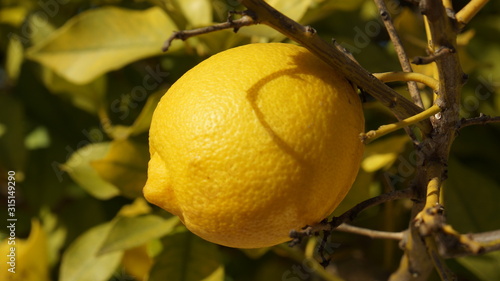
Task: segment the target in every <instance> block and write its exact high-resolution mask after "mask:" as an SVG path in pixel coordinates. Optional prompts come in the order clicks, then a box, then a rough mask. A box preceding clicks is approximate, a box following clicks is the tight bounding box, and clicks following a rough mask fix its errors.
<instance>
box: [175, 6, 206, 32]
mask: <svg viewBox="0 0 500 281" xmlns="http://www.w3.org/2000/svg"><path fill="white" fill-rule="evenodd" d="M177 4H178V5H179V7H180V9H181V10H182V13H183V14H184V16H185V17H186V19H187V20H188V22H189V24H190V28H194V27H200V26H205V25H208V24H210V23H212V7H211V5H210V1H208V0H178V1H177Z"/></svg>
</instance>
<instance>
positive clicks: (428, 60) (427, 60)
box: [412, 47, 456, 65]
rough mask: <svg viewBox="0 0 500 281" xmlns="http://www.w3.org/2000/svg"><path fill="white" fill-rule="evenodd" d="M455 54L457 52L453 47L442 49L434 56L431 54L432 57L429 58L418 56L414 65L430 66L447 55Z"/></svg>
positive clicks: (414, 60)
mask: <svg viewBox="0 0 500 281" xmlns="http://www.w3.org/2000/svg"><path fill="white" fill-rule="evenodd" d="M455 52H456V51H455V48H453V47H441V48H440V49H439V50H437V51H436V52H435V53H434V54H431V55H429V56H427V57H420V56H417V57H415V58H413V61H412V63H413V64H417V65H420V64H429V63H431V62H434V61H436V60H438V59H440V58H442V57H443V56H445V55H448V54H452V53H455Z"/></svg>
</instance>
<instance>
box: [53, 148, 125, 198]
mask: <svg viewBox="0 0 500 281" xmlns="http://www.w3.org/2000/svg"><path fill="white" fill-rule="evenodd" d="M110 147H111V143H109V142H101V143H92V144H89V145H86V146H84V147H82V148H80V149H78V150H77V151H75V152H74V153H73V154H71V156H70V158H69V159H68V161H67V162H66V163H64V164H63V165H62V167H61V168H62V170H64V171H66V172H68V174H69V175H70V176H71V178H72V179H73V180H74V181H75V182H76V183H78V184H79V185H80V186H81V187H82V188H83V189H85V190H86V191H87V192H88V193H90V194H91V195H92V196H94V197H96V198H98V199H101V200H106V199H109V198H112V197H114V196H116V195H118V194H119V193H120V191H119V190H118V188H116V187H115V186H114V185H112V184H110V183H109V182H107V181H105V180H103V179H102V178H101V177H100V176H99V174H98V173H97V172H96V171H95V170H94V169H93V168H92V166H91V165H90V163H91V162H92V161H94V160H99V159H102V157H103V155H106V153H108V151H109V150H110Z"/></svg>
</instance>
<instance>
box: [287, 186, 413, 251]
mask: <svg viewBox="0 0 500 281" xmlns="http://www.w3.org/2000/svg"><path fill="white" fill-rule="evenodd" d="M412 196H413V190H412V189H410V188H407V189H402V190H395V191H391V192H388V193H384V194H381V195H379V196H376V197H373V198H370V199H367V200H365V201H363V202H361V203H359V204H357V205H356V206H354V207H352V208H351V209H349V210H347V211H346V212H344V213H343V214H342V215H340V216H338V217H333V218H332V220H331V221H329V222H328V221H322V222H321V223H319V224H316V225H312V226H307V227H305V228H304V229H302V230H300V231H297V230H292V231H291V232H290V237H291V238H293V239H294V240H293V241H292V242H291V244H292V245H295V244H297V243H299V242H300V240H301V239H302V238H303V237H306V236H311V235H315V234H318V233H319V232H321V231H327V232H328V231H332V230H333V229H335V228H337V227H338V226H339V225H341V224H342V223H348V222H351V221H352V220H354V218H356V217H357V216H358V214H359V213H361V212H362V211H364V210H365V209H367V208H370V207H373V206H377V205H380V204H382V203H385V202H388V201H393V200H397V199H407V198H411V197H412Z"/></svg>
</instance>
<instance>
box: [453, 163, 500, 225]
mask: <svg viewBox="0 0 500 281" xmlns="http://www.w3.org/2000/svg"><path fill="white" fill-rule="evenodd" d="M448 170H449V172H448V174H449V178H448V180H447V181H446V182H445V189H444V203H445V208H446V212H447V219H448V223H450V224H451V225H452V226H453V227H454V228H455V229H457V230H458V231H460V232H464V233H467V232H479V231H489V230H494V229H497V228H498V219H497V218H498V213H499V207H498V198H500V188H498V183H497V182H495V181H494V180H492V179H490V178H488V177H486V176H485V175H483V174H481V173H479V172H477V171H475V170H473V169H472V168H471V167H467V166H465V165H464V164H462V163H460V162H458V161H457V160H456V159H453V158H452V159H451V160H450V163H449V168H448Z"/></svg>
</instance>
